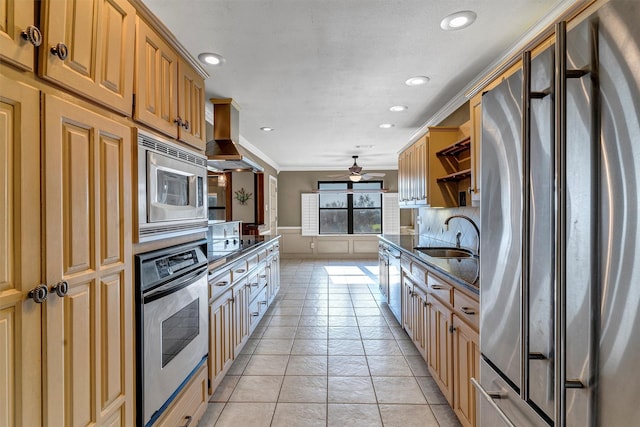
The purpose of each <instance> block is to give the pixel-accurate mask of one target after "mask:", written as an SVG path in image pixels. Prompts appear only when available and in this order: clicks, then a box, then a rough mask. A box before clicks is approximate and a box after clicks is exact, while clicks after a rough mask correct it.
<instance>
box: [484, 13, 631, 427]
mask: <svg viewBox="0 0 640 427" xmlns="http://www.w3.org/2000/svg"><path fill="white" fill-rule="evenodd" d="M638 22H640V1H638V0H611V1H610V2H608V3H606V4H604V5H603V6H602V7H600V8H599V9H598V10H597V11H595V12H594V13H593V14H591V15H590V16H589V17H588V18H587V19H585V20H583V21H581V22H580V23H579V24H577V25H575V26H572V27H571V28H569V29H568V30H567V26H566V24H564V23H560V24H558V25H557V26H556V42H555V44H554V45H553V46H552V47H550V48H548V49H547V50H546V51H544V52H542V53H541V54H539V55H536V56H535V57H534V58H533V59H531V55H530V53H525V54H524V55H523V67H522V70H521V71H519V72H517V73H516V74H514V75H512V76H511V77H509V78H508V79H506V80H505V81H504V82H502V83H501V84H500V85H499V86H497V87H496V88H495V89H493V90H491V91H489V92H487V93H485V94H484V96H483V100H482V109H483V111H482V114H483V119H482V120H483V130H482V158H481V161H482V177H481V179H482V186H481V188H482V193H481V204H480V221H481V230H482V239H481V246H482V248H481V253H482V254H483V255H482V256H481V257H480V304H481V317H480V350H481V367H480V380H479V384H477V391H478V396H479V398H478V399H479V408H480V414H479V425H480V426H483V427H494V426H503V425H506V426H510V425H513V426H518V427H520V426H530V425H533V426H545V425H553V426H601V427H615V426H630V425H638V423H640V404H639V403H638V402H639V401H638V398H639V396H640V218H639V217H638V213H639V211H640V25H638Z"/></svg>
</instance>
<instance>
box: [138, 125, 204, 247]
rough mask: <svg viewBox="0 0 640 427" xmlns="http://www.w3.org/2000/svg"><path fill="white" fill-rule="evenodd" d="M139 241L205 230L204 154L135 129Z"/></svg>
mask: <svg viewBox="0 0 640 427" xmlns="http://www.w3.org/2000/svg"><path fill="white" fill-rule="evenodd" d="M137 164H138V241H139V242H145V241H150V240H157V239H164V238H169V237H175V236H181V235H185V234H190V233H196V232H202V231H205V232H206V231H207V158H206V157H205V156H203V155H202V154H199V153H196V152H195V151H191V150H188V149H185V148H183V147H181V146H179V145H177V144H174V143H172V142H169V141H166V140H163V139H160V138H159V137H157V136H155V135H152V134H149V133H146V132H141V131H138V159H137Z"/></svg>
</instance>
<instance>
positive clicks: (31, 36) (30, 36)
mask: <svg viewBox="0 0 640 427" xmlns="http://www.w3.org/2000/svg"><path fill="white" fill-rule="evenodd" d="M20 36H21V37H22V38H23V39H24V40H26V41H28V42H29V43H31V44H32V45H34V46H35V47H38V46H40V45H41V44H42V33H41V32H40V30H39V29H38V27H36V26H35V25H29V26H28V27H27V28H26V29H25V30H24V31H23V32H22V33H20Z"/></svg>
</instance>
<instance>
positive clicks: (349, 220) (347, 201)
mask: <svg viewBox="0 0 640 427" xmlns="http://www.w3.org/2000/svg"><path fill="white" fill-rule="evenodd" d="M381 189H382V181H368V182H351V181H344V182H336V181H331V182H322V181H321V182H318V190H320V203H319V217H320V234H379V233H381V232H382V193H381V192H380V190H381ZM367 190H369V191H371V190H373V191H374V192H368V191H367Z"/></svg>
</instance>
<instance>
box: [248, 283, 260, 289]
mask: <svg viewBox="0 0 640 427" xmlns="http://www.w3.org/2000/svg"><path fill="white" fill-rule="evenodd" d="M249 286H251V287H252V288H257V287H258V283H251V284H250V285H249Z"/></svg>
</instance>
